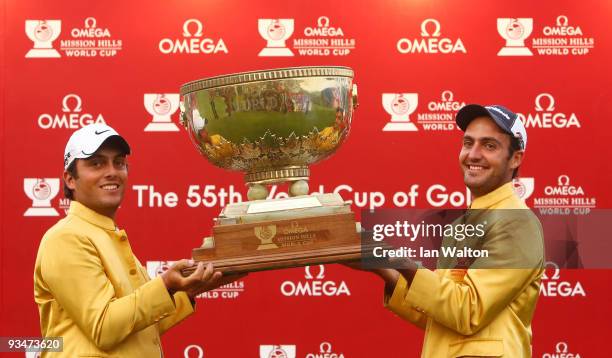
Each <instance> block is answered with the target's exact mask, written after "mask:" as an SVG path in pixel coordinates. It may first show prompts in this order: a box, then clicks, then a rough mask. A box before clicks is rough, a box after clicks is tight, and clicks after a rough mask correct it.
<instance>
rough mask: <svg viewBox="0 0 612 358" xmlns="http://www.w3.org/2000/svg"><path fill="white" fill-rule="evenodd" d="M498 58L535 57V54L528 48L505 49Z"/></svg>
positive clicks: (500, 51) (498, 54)
mask: <svg viewBox="0 0 612 358" xmlns="http://www.w3.org/2000/svg"><path fill="white" fill-rule="evenodd" d="M497 56H533V53H532V52H531V50H530V49H528V48H527V47H503V48H502V49H501V50H499V52H498V53H497Z"/></svg>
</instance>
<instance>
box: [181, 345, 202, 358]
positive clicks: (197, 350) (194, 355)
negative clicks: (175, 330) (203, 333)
mask: <svg viewBox="0 0 612 358" xmlns="http://www.w3.org/2000/svg"><path fill="white" fill-rule="evenodd" d="M183 357H185V358H204V348H202V346H200V345H197V344H190V345H188V346H187V347H185V349H184V350H183Z"/></svg>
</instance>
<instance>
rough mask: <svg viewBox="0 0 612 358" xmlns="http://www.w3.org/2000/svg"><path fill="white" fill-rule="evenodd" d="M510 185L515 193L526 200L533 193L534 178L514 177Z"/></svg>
mask: <svg viewBox="0 0 612 358" xmlns="http://www.w3.org/2000/svg"><path fill="white" fill-rule="evenodd" d="M512 186H513V189H514V192H515V193H516V195H517V196H518V197H519V198H521V199H523V200H525V201H526V200H527V199H529V197H531V194H533V190H534V188H535V179H534V178H515V179H512Z"/></svg>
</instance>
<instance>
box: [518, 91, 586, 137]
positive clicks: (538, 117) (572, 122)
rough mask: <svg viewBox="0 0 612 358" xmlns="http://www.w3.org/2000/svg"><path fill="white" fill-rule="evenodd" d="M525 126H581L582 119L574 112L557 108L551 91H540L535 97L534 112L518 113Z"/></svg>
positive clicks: (549, 127) (547, 127)
mask: <svg viewBox="0 0 612 358" xmlns="http://www.w3.org/2000/svg"><path fill="white" fill-rule="evenodd" d="M517 116H518V117H519V118H520V120H521V121H523V124H524V125H525V128H527V129H529V128H546V129H551V128H563V129H564V128H581V127H582V126H581V123H580V119H579V118H578V115H577V114H576V113H574V112H569V113H568V112H563V111H559V110H558V109H556V106H555V98H554V97H553V95H552V94H550V93H546V92H543V93H540V94H539V95H537V96H536V98H535V107H534V112H532V113H517Z"/></svg>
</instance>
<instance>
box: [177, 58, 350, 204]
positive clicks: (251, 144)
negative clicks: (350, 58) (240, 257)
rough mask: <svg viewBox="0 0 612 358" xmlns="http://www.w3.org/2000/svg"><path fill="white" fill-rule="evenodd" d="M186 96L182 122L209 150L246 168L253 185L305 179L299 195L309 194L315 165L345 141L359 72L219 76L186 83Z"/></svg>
mask: <svg viewBox="0 0 612 358" xmlns="http://www.w3.org/2000/svg"><path fill="white" fill-rule="evenodd" d="M181 95H182V96H183V101H182V103H181V106H182V108H181V122H182V124H183V125H184V126H185V128H186V129H187V131H188V132H189V134H190V137H191V139H192V141H193V143H194V144H195V146H196V147H197V148H198V150H199V151H200V153H202V155H204V156H205V157H206V158H208V160H209V161H210V162H212V163H213V164H215V165H217V166H219V167H221V168H225V169H230V170H239V171H244V172H245V173H246V176H245V181H246V182H247V183H248V184H249V185H250V186H252V187H253V186H256V185H257V184H271V183H280V182H296V181H299V185H294V186H293V187H292V188H293V189H295V192H292V193H291V194H293V195H302V194H306V193H307V189H308V188H307V184H305V182H304V180H307V179H308V176H309V169H308V166H309V165H310V164H313V163H316V162H318V161H321V160H323V159H325V158H327V157H329V156H330V155H331V154H333V153H334V152H335V151H336V150H337V149H338V148H339V147H340V145H341V144H342V142H343V141H344V140H345V138H346V136H347V134H348V132H349V129H350V126H351V119H352V116H353V110H354V108H355V107H356V105H357V101H356V99H357V98H356V96H357V90H356V87H355V86H354V85H353V71H352V70H351V69H350V68H346V67H295V68H284V69H276V70H266V71H254V72H245V73H238V74H233V75H227V76H219V77H212V78H208V79H202V80H198V81H194V82H190V83H187V84H185V85H183V86H182V87H181ZM304 185H306V187H305V190H306V193H305V192H304ZM249 198H252V196H251V193H250V194H249ZM253 198H261V197H253Z"/></svg>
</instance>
